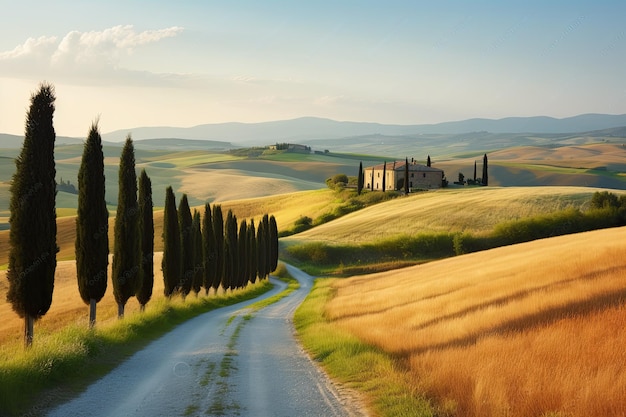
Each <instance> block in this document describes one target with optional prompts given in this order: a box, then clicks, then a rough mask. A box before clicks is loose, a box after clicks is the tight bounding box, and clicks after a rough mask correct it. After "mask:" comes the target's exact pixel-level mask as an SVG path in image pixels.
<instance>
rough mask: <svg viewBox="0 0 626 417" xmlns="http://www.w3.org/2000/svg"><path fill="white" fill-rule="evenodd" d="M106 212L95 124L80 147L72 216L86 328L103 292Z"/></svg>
mask: <svg viewBox="0 0 626 417" xmlns="http://www.w3.org/2000/svg"><path fill="white" fill-rule="evenodd" d="M108 232H109V211H108V210H107V205H106V198H105V178H104V154H103V152H102V138H101V137H100V132H99V131H98V122H97V121H96V122H94V123H93V124H92V125H91V128H90V129H89V134H88V136H87V140H86V141H85V145H84V147H83V157H82V160H81V163H80V169H79V170H78V210H77V212H76V240H75V241H74V247H75V253H76V278H77V281H78V292H79V294H80V298H81V299H82V300H83V301H84V302H85V304H87V305H88V306H89V327H93V326H94V325H95V323H96V304H97V303H98V302H100V300H101V299H102V297H103V296H104V294H105V292H106V289H107V281H108V276H107V273H108V271H107V268H108V266H109V234H108Z"/></svg>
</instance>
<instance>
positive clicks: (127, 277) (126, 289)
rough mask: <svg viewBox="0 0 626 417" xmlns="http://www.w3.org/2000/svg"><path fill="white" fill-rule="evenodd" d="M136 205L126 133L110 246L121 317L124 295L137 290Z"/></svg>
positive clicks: (130, 145) (132, 154)
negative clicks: (113, 231) (111, 247)
mask: <svg viewBox="0 0 626 417" xmlns="http://www.w3.org/2000/svg"><path fill="white" fill-rule="evenodd" d="M139 245H140V242H139V205H138V204H137V174H136V173H135V148H134V146H133V140H132V139H131V137H130V135H128V136H127V137H126V143H125V144H124V148H122V156H121V158H120V168H119V194H118V199H117V214H116V216H115V242H114V248H113V276H112V277H111V278H112V281H113V295H114V296H115V301H116V302H117V316H118V317H119V318H122V317H124V307H125V306H126V302H127V301H128V299H129V298H130V297H132V296H134V295H135V293H136V292H137V291H138V290H139V286H140V284H141V283H140V282H139V277H140V270H141V259H140V246H139Z"/></svg>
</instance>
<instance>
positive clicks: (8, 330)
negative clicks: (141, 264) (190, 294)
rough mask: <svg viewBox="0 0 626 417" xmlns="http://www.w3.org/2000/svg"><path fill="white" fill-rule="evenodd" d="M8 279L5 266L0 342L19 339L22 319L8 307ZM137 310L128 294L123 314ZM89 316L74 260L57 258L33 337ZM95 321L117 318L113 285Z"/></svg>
mask: <svg viewBox="0 0 626 417" xmlns="http://www.w3.org/2000/svg"><path fill="white" fill-rule="evenodd" d="M161 259H162V253H155V256H154V290H153V296H152V299H153V300H154V299H156V298H163V273H162V271H161ZM110 261H111V260H110V259H109V276H110V275H111V262H110ZM7 289H8V281H7V279H6V270H5V271H0V317H2V321H1V322H0V346H5V345H7V344H8V345H10V346H11V345H19V346H20V347H21V343H22V340H23V327H24V323H23V320H22V319H20V318H19V317H18V315H17V314H15V313H14V312H13V311H12V310H11V304H9V303H7V302H6V299H5V297H6V293H7ZM137 311H139V303H138V302H137V299H136V298H134V297H133V298H131V299H130V300H129V301H128V304H127V305H126V311H125V314H127V315H128V314H133V313H135V312H137ZM88 318H89V306H88V305H86V304H85V303H83V301H82V300H81V298H80V295H79V293H78V284H77V283H76V264H75V262H74V261H60V262H58V263H57V269H56V273H55V277H54V292H53V294H52V305H51V307H50V310H49V311H48V313H47V314H46V315H45V316H44V317H43V318H42V319H41V320H39V321H38V322H36V323H35V338H36V337H37V333H38V332H44V333H46V332H53V331H55V330H58V329H60V328H62V327H65V326H67V325H68V324H69V323H74V322H77V321H80V322H84V323H85V325H87V322H88ZM97 320H98V322H100V323H102V322H106V321H110V320H117V304H116V303H115V298H114V297H113V286H112V284H111V282H110V280H109V285H108V287H107V290H106V294H105V296H104V298H103V299H102V300H101V301H100V303H98V308H97Z"/></svg>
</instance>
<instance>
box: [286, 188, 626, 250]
mask: <svg viewBox="0 0 626 417" xmlns="http://www.w3.org/2000/svg"><path fill="white" fill-rule="evenodd" d="M595 191H606V190H599V189H594V188H587V187H465V188H449V189H441V190H435V191H428V192H423V193H415V194H411V195H409V196H408V197H402V198H397V199H395V200H391V201H388V202H385V203H382V204H378V205H375V206H371V207H368V208H366V209H363V210H360V211H357V212H354V213H351V214H348V215H346V216H344V217H341V218H339V219H336V220H333V221H332V222H330V223H326V224H323V225H320V226H318V227H315V228H313V229H310V230H307V231H305V232H302V233H299V234H297V235H294V236H290V237H286V238H283V239H282V241H283V242H284V243H286V244H288V245H289V244H294V243H301V242H313V241H321V242H327V243H335V244H353V243H359V242H373V241H377V240H379V239H385V238H390V237H395V236H398V235H416V234H419V233H429V232H472V233H486V232H488V231H490V230H492V229H493V227H494V226H495V225H496V224H498V223H501V222H504V221H507V220H515V219H520V218H524V217H528V216H533V215H537V214H545V213H549V212H553V211H558V210H562V209H565V208H568V207H579V208H583V209H584V208H585V207H586V205H587V204H588V202H589V200H590V199H591V196H592V195H593V193H594V192H595ZM615 192H617V193H619V192H620V191H615Z"/></svg>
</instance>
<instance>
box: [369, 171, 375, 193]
mask: <svg viewBox="0 0 626 417" xmlns="http://www.w3.org/2000/svg"><path fill="white" fill-rule="evenodd" d="M370 189H371V190H372V191H374V167H372V182H371V184H370Z"/></svg>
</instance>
